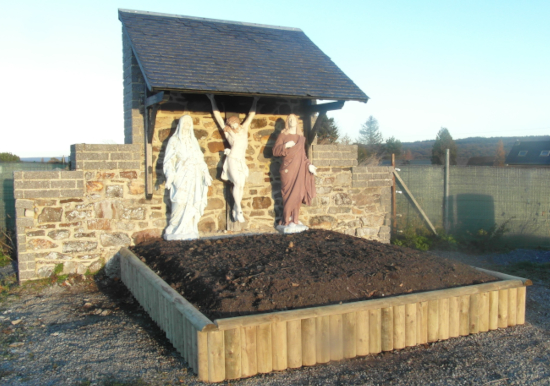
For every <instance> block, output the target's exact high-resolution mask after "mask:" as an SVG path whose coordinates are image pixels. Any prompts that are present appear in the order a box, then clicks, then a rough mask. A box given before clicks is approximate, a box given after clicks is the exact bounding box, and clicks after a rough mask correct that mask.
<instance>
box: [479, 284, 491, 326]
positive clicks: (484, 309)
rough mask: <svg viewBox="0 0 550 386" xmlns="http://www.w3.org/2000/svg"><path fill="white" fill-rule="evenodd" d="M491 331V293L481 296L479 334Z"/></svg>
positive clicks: (484, 293)
mask: <svg viewBox="0 0 550 386" xmlns="http://www.w3.org/2000/svg"><path fill="white" fill-rule="evenodd" d="M487 331H489V293H488V292H483V293H482V294H479V332H487Z"/></svg>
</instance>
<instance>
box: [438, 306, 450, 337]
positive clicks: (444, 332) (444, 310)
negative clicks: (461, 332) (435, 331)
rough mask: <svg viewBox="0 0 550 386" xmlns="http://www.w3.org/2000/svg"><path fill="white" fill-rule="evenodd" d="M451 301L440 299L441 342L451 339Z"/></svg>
mask: <svg viewBox="0 0 550 386" xmlns="http://www.w3.org/2000/svg"><path fill="white" fill-rule="evenodd" d="M449 316H450V313H449V299H439V340H446V339H449V327H450V320H449Z"/></svg>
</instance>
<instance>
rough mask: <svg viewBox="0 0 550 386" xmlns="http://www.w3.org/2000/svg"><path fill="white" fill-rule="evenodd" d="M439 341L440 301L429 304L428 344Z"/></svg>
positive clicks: (432, 301) (431, 301)
mask: <svg viewBox="0 0 550 386" xmlns="http://www.w3.org/2000/svg"><path fill="white" fill-rule="evenodd" d="M438 339H439V301H438V300H430V301H429V302H428V342H437V340H438Z"/></svg>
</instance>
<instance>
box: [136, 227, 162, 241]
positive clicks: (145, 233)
mask: <svg viewBox="0 0 550 386" xmlns="http://www.w3.org/2000/svg"><path fill="white" fill-rule="evenodd" d="M161 236H162V230H160V229H156V228H155V229H144V230H142V231H139V232H135V233H132V239H133V240H134V244H139V243H142V242H144V241H147V240H149V239H155V238H159V237H161Z"/></svg>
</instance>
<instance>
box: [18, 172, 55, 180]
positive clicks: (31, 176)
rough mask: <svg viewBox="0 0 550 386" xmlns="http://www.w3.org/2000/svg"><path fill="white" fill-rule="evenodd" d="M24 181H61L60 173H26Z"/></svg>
mask: <svg viewBox="0 0 550 386" xmlns="http://www.w3.org/2000/svg"><path fill="white" fill-rule="evenodd" d="M23 179H25V180H57V179H59V172H54V171H39V172H24V173H23Z"/></svg>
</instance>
